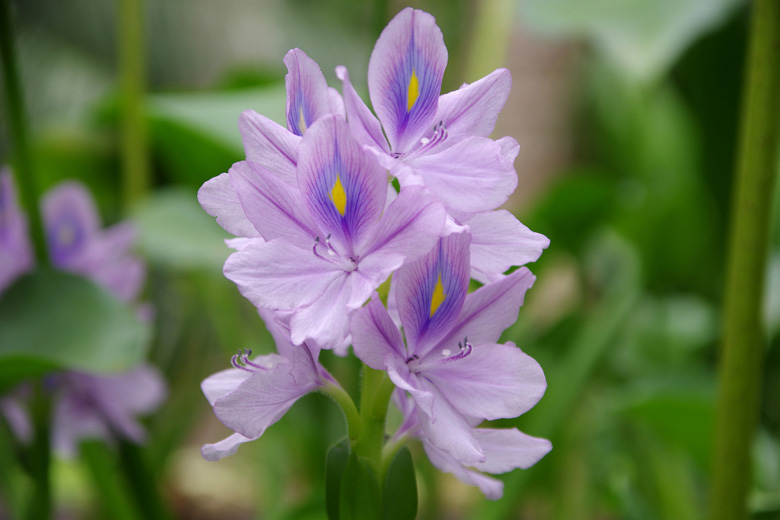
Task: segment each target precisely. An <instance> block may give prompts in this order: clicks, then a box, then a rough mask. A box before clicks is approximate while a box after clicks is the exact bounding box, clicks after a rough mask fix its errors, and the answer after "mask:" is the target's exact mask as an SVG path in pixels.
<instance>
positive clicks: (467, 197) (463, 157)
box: [410, 137, 517, 212]
mask: <svg viewBox="0 0 780 520" xmlns="http://www.w3.org/2000/svg"><path fill="white" fill-rule="evenodd" d="M410 165H411V166H412V167H413V168H414V169H415V171H416V173H417V174H418V175H420V176H422V177H423V178H424V180H425V185H426V186H428V188H430V189H431V191H433V192H434V193H435V194H436V196H437V197H439V199H440V200H441V201H442V202H443V203H444V205H445V206H447V207H448V208H452V209H454V210H456V211H461V212H481V211H489V210H492V209H495V208H497V207H498V206H500V205H501V204H503V203H504V202H506V200H507V198H508V197H509V195H511V194H512V192H513V191H514V190H515V188H516V187H517V173H515V169H514V166H513V165H512V162H510V161H508V160H507V158H506V157H505V156H504V155H503V154H502V151H501V146H500V145H499V144H498V143H496V142H495V141H492V140H490V139H487V138H485V137H469V138H467V139H464V140H462V141H460V142H459V143H458V145H457V146H451V147H449V148H446V149H444V150H441V151H439V152H437V153H431V154H425V155H420V156H418V157H415V158H414V159H413V160H410Z"/></svg>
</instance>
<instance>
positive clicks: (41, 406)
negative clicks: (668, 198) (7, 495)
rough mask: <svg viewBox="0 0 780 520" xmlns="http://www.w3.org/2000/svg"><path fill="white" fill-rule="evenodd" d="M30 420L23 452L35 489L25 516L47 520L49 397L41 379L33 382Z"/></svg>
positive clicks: (48, 506)
mask: <svg viewBox="0 0 780 520" xmlns="http://www.w3.org/2000/svg"><path fill="white" fill-rule="evenodd" d="M30 412H31V415H32V423H33V432H34V435H33V444H32V447H31V448H30V449H29V451H28V452H27V456H28V458H27V461H28V464H29V470H30V474H31V475H32V477H33V480H34V483H35V488H34V490H33V493H32V496H31V497H30V503H29V504H28V507H27V510H26V518H29V519H31V520H39V519H41V520H42V519H48V518H51V516H52V499H51V472H50V466H51V447H50V442H51V440H50V439H51V435H50V432H49V417H51V398H50V396H49V395H48V393H47V392H46V391H45V389H44V388H43V381H40V380H39V381H36V382H35V390H34V395H33V399H32V403H31V405H30Z"/></svg>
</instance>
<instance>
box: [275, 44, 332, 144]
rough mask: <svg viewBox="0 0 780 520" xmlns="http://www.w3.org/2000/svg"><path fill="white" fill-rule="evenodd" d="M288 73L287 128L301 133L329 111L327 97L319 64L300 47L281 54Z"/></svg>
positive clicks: (295, 132) (286, 78)
mask: <svg viewBox="0 0 780 520" xmlns="http://www.w3.org/2000/svg"><path fill="white" fill-rule="evenodd" d="M284 64H285V65H287V71H288V73H287V75H286V76H285V77H284V83H285V85H286V86H287V128H288V129H289V130H290V132H292V133H294V134H295V135H303V134H304V132H305V131H306V129H307V128H309V127H310V126H311V125H312V124H314V122H315V121H316V120H317V119H319V118H321V117H323V116H325V115H326V114H329V113H331V112H330V96H329V93H328V84H327V82H326V81H325V76H323V75H322V71H321V70H320V67H319V65H317V63H316V62H315V61H314V60H313V59H311V58H309V57H308V56H307V55H306V53H305V52H303V51H302V50H300V49H292V50H290V51H289V52H288V53H287V54H286V55H285V57H284Z"/></svg>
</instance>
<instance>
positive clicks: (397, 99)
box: [368, 8, 447, 152]
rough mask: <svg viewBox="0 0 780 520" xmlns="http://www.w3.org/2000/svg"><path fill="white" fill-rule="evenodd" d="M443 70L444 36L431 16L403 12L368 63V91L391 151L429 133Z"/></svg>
mask: <svg viewBox="0 0 780 520" xmlns="http://www.w3.org/2000/svg"><path fill="white" fill-rule="evenodd" d="M446 66H447V47H445V45H444V37H443V36H442V34H441V30H440V29H439V27H438V26H437V25H436V21H435V20H434V18H433V16H431V15H430V14H428V13H426V12H423V11H419V10H416V9H412V8H406V9H404V10H403V11H401V12H400V13H398V14H397V15H396V16H395V18H393V19H392V20H390V23H389V24H387V27H385V29H384V30H383V31H382V34H381V35H380V36H379V39H378V40H377V42H376V46H375V47H374V51H373V52H372V53H371V59H370V61H369V63H368V91H369V94H370V96H371V103H372V104H373V106H374V110H375V111H376V113H377V115H378V116H379V120H380V121H381V122H382V126H383V127H384V130H385V134H386V135H387V139H388V141H390V147H391V148H392V149H393V150H394V151H396V152H404V151H406V150H407V149H408V148H409V147H410V146H411V145H413V144H414V143H415V142H417V141H418V140H419V138H420V137H422V135H423V134H424V133H425V132H426V131H428V130H429V128H428V127H429V126H431V125H432V122H433V118H434V116H435V114H436V109H437V106H438V100H439V94H440V93H441V80H442V77H443V76H444V69H445V68H446Z"/></svg>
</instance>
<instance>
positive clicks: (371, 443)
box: [354, 366, 395, 489]
mask: <svg viewBox="0 0 780 520" xmlns="http://www.w3.org/2000/svg"><path fill="white" fill-rule="evenodd" d="M362 377H363V389H362V395H361V401H360V422H361V429H360V437H359V438H358V440H357V442H356V443H355V445H354V448H355V453H357V455H358V456H360V457H363V458H365V459H367V460H368V461H369V462H370V463H371V464H372V465H373V467H374V471H376V474H377V478H378V479H380V478H381V466H382V445H383V444H384V441H385V419H386V417H387V406H388V404H389V403H390V396H391V395H392V394H393V389H394V388H395V386H394V385H393V383H392V381H390V379H389V378H388V377H387V373H386V372H384V371H381V370H374V369H373V368H371V367H368V366H364V367H363V376H362ZM379 484H380V489H381V486H382V485H383V483H382V481H381V480H380V481H379Z"/></svg>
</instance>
